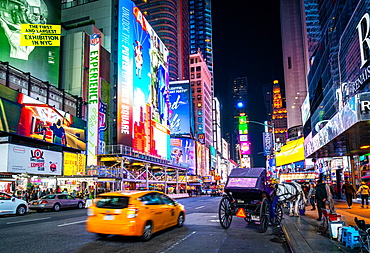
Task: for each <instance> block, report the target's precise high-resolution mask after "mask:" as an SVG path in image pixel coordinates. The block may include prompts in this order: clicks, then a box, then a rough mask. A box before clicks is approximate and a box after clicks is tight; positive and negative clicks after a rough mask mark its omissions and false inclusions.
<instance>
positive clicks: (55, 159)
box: [0, 144, 63, 176]
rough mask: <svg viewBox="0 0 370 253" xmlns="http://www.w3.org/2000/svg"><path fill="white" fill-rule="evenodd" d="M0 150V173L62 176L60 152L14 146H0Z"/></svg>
mask: <svg viewBox="0 0 370 253" xmlns="http://www.w3.org/2000/svg"><path fill="white" fill-rule="evenodd" d="M0 150H1V157H2V159H1V163H0V164H1V165H2V166H1V167H0V172H12V173H28V174H36V175H56V176H60V175H61V174H62V165H63V163H62V153H61V152H55V151H50V150H44V149H40V148H31V147H26V146H21V145H15V144H1V145H0ZM4 165H6V166H4Z"/></svg>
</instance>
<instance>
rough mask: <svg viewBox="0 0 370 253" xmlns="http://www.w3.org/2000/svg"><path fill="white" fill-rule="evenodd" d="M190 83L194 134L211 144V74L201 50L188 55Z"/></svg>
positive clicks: (207, 144)
mask: <svg viewBox="0 0 370 253" xmlns="http://www.w3.org/2000/svg"><path fill="white" fill-rule="evenodd" d="M190 83H191V87H192V91H193V103H194V115H195V120H194V121H195V135H196V137H197V138H198V139H199V136H202V138H204V144H205V145H206V146H207V147H209V146H210V145H213V130H212V99H213V92H212V75H211V72H210V71H209V69H208V66H207V64H206V62H205V61H204V59H203V55H202V52H201V51H200V50H198V52H197V53H196V54H192V55H190Z"/></svg>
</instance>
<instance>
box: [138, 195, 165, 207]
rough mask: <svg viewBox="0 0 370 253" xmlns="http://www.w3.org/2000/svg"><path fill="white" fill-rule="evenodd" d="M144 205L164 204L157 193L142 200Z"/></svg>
mask: <svg viewBox="0 0 370 253" xmlns="http://www.w3.org/2000/svg"><path fill="white" fill-rule="evenodd" d="M140 201H141V202H143V204H144V205H160V204H162V201H161V198H160V196H159V195H158V194H157V193H149V194H147V195H145V196H143V197H141V198H140Z"/></svg>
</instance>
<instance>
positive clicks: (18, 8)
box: [0, 0, 61, 86]
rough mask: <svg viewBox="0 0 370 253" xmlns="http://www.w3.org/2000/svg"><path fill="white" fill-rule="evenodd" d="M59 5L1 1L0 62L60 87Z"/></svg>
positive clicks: (48, 0)
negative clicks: (7, 63)
mask: <svg viewBox="0 0 370 253" xmlns="http://www.w3.org/2000/svg"><path fill="white" fill-rule="evenodd" d="M60 19H61V1H55V0H38V1H0V48H1V50H0V61H3V62H9V64H10V65H11V66H13V67H15V68H17V69H20V70H22V71H23V72H29V73H31V75H32V76H35V77H37V78H38V79H41V80H44V81H48V82H49V83H51V84H52V85H54V86H58V84H59V61H60V47H59V43H60V23H61V20H60Z"/></svg>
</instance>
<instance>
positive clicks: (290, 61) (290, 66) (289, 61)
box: [288, 57, 292, 69]
mask: <svg viewBox="0 0 370 253" xmlns="http://www.w3.org/2000/svg"><path fill="white" fill-rule="evenodd" d="M291 68H292V58H291V57H288V69H291Z"/></svg>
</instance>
